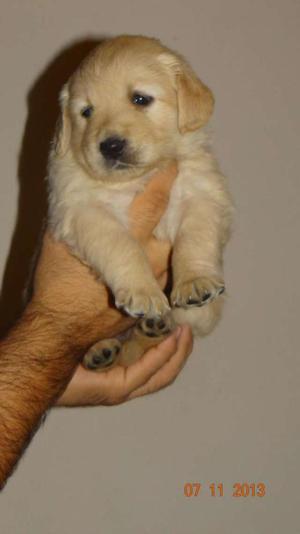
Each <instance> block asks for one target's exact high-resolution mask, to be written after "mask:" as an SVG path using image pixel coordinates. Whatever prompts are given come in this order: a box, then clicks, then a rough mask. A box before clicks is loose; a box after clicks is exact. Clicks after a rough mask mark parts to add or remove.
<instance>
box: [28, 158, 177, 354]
mask: <svg viewBox="0 0 300 534" xmlns="http://www.w3.org/2000/svg"><path fill="white" fill-rule="evenodd" d="M176 174H177V168H176V166H175V165H172V166H171V167H169V168H168V169H166V170H164V171H160V172H158V173H157V174H156V175H155V176H154V177H153V178H152V179H151V181H150V182H149V183H148V185H147V186H146V188H145V190H144V192H143V193H141V194H140V195H138V196H137V197H136V198H135V199H134V201H133V203H132V205H131V208H130V220H131V221H132V225H131V231H132V234H133V235H134V237H135V238H136V239H137V240H139V241H140V243H141V244H142V245H143V247H144V248H145V251H146V253H147V255H148V257H149V261H150V263H151V265H152V268H153V271H154V274H155V276H156V277H157V278H158V279H159V281H160V283H161V285H162V287H163V286H164V284H165V282H166V272H167V268H168V259H169V254H170V244H169V243H167V242H162V241H157V240H156V239H155V238H153V237H152V232H153V229H154V228H155V226H156V225H157V224H158V222H159V220H160V218H161V216H162V215H163V213H164V210H165V208H166V206H167V204H168V200H169V194H170V190H171V187H172V184H173V181H174V179H175V177H176ZM32 305H33V306H34V307H35V308H36V309H37V310H38V311H40V313H44V314H48V315H50V316H51V318H52V319H53V321H54V322H56V324H57V326H58V328H60V329H61V330H63V331H65V330H67V331H68V332H69V334H70V337H73V343H74V344H75V345H77V346H80V347H81V348H82V350H83V351H84V350H85V349H87V348H88V347H90V346H91V345H92V344H93V343H95V342H96V341H98V340H99V339H104V338H107V337H114V336H115V335H116V334H118V333H120V332H121V331H124V330H125V329H127V328H128V327H129V326H131V325H132V324H133V322H134V321H133V320H132V319H131V318H129V317H126V316H124V315H122V314H121V313H120V312H119V311H118V310H117V309H116V308H115V307H113V305H112V304H111V295H110V293H109V291H108V289H107V287H106V286H105V285H104V284H102V283H100V282H99V280H97V279H96V276H95V274H94V273H93V272H92V271H91V269H90V268H89V267H87V266H86V265H84V264H83V263H82V262H80V261H79V260H78V259H77V258H75V257H74V256H73V255H72V254H71V252H70V250H69V249H68V247H67V246H66V245H65V244H64V243H61V242H57V241H55V240H54V238H53V237H52V236H51V235H50V234H49V233H48V232H47V233H46V235H45V236H44V241H43V246H42V250H41V254H40V257H39V261H38V265H37V268H36V272H35V279H34V293H33V299H32Z"/></svg>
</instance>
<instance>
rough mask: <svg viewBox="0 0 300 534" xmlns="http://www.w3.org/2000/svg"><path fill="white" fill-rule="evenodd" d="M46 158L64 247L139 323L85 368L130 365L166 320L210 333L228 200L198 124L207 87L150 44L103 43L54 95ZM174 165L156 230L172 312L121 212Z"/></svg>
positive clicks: (165, 328)
mask: <svg viewBox="0 0 300 534" xmlns="http://www.w3.org/2000/svg"><path fill="white" fill-rule="evenodd" d="M60 101H61V108H62V115H61V121H60V123H59V126H58V130H57V133H56V138H55V140H54V143H53V148H52V151H51V153H50V158H49V174H48V180H49V217H50V227H51V229H52V231H53V233H54V235H55V236H56V238H57V239H60V240H64V241H65V242H66V243H67V244H68V245H69V246H70V247H71V248H72V250H73V251H74V253H75V254H76V255H77V256H78V257H79V258H81V259H82V260H83V261H85V262H87V263H88V264H89V265H90V266H91V267H92V268H93V269H94V270H95V271H96V273H98V275H100V276H101V277H102V279H103V280H104V281H105V283H106V284H107V285H108V286H109V287H110V289H111V291H112V293H113V295H114V297H115V304H116V306H117V307H118V308H120V309H123V310H124V311H125V312H127V313H128V314H129V315H131V316H132V317H136V318H140V319H139V321H138V323H137V326H136V328H135V329H134V330H133V331H131V333H130V335H129V336H128V338H127V339H126V340H125V341H123V342H121V341H120V340H115V339H113V340H104V341H100V342H99V343H97V344H96V345H95V346H93V347H92V348H91V349H90V351H89V352H88V353H87V355H86V356H85V358H84V364H85V365H86V366H87V367H88V368H91V369H106V368H108V367H109V366H111V365H113V364H115V363H116V362H118V363H121V364H123V365H129V364H130V363H131V362H133V361H135V360H136V359H137V358H138V357H139V356H140V355H141V354H142V353H143V352H144V351H145V350H146V348H147V347H149V346H150V345H151V344H154V343H158V342H159V341H160V340H161V338H162V337H163V336H164V335H166V334H167V333H168V332H170V330H171V329H172V328H173V327H174V325H175V324H180V323H183V322H184V323H189V324H190V325H191V326H192V328H193V331H194V333H195V334H198V335H205V334H207V333H209V332H210V331H211V330H212V328H213V327H214V326H215V324H216V323H217V321H218V319H219V317H220V313H221V309H222V305H223V301H224V295H223V293H224V290H225V286H224V280H223V270H222V251H223V247H224V245H225V243H226V241H227V240H228V237H229V230H230V223H231V218H232V202H231V198H230V195H229V193H228V189H227V185H226V181H225V179H224V177H223V176H222V174H221V173H220V171H219V169H218V165H217V163H216V160H215V159H214V157H213V155H212V153H211V150H210V147H209V141H208V138H207V135H206V134H205V131H204V130H203V127H204V126H205V125H206V123H207V122H208V120H209V118H210V116H211V114H212V111H213V105H214V99H213V95H212V93H211V91H210V90H209V89H208V87H206V86H205V85H204V84H203V83H202V82H201V81H200V80H199V79H198V78H197V76H196V74H195V73H194V72H193V70H192V69H191V67H190V66H189V65H188V64H187V62H186V61H185V60H184V59H183V58H182V57H181V56H180V55H178V54H177V53H174V52H173V51H171V50H169V49H167V48H165V47H164V46H163V45H162V44H161V43H160V42H159V41H158V40H156V39H150V38H147V37H139V36H121V37H116V38H113V39H111V40H107V41H105V42H103V43H102V44H101V45H100V46H98V47H97V48H96V49H95V50H94V51H93V52H92V53H91V54H90V55H89V56H88V57H87V58H86V59H85V60H84V61H83V63H82V64H81V65H80V66H79V67H78V70H77V71H76V72H75V73H74V74H73V75H72V77H71V78H70V80H69V81H68V83H67V84H66V85H65V86H64V87H63V89H62V92H61V98H60ZM174 160H176V161H177V165H178V175H177V178H176V180H175V183H174V185H173V187H172V191H171V197H170V202H169V205H168V208H167V210H166V212H165V214H164V216H163V218H162V219H161V221H160V223H159V225H158V226H157V228H156V229H155V236H156V237H157V238H158V239H167V240H170V241H171V243H172V246H173V253H172V279H173V288H172V292H171V296H170V304H169V301H168V299H167V297H166V295H165V294H164V293H163V292H162V291H161V289H160V287H159V285H158V283H157V281H156V280H155V278H154V276H153V274H152V271H151V268H150V266H149V263H148V261H147V258H146V256H145V253H144V251H143V249H142V247H141V246H140V245H139V244H138V242H137V241H136V240H135V239H134V238H133V237H132V236H131V235H130V233H129V230H128V207H129V205H130V203H131V202H132V199H133V197H134V196H135V195H136V194H137V193H138V192H140V191H141V190H142V189H143V187H144V186H145V184H146V183H147V181H148V180H149V179H150V178H151V176H152V174H153V172H154V171H156V170H157V169H159V168H163V167H165V166H168V165H169V164H170V162H172V161H174Z"/></svg>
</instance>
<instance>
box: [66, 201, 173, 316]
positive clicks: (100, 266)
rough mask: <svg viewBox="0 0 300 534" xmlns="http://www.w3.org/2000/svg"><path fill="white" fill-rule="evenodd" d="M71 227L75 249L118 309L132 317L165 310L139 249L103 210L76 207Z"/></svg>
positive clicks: (166, 305)
mask: <svg viewBox="0 0 300 534" xmlns="http://www.w3.org/2000/svg"><path fill="white" fill-rule="evenodd" d="M72 225H73V229H72V230H73V231H72V237H73V238H74V237H75V249H77V251H78V252H79V255H80V257H83V258H85V260H86V261H87V263H88V264H89V265H90V266H91V267H93V268H94V269H95V270H96V272H97V273H99V274H100V275H101V276H102V278H103V279H104V281H105V282H106V284H107V285H108V286H109V287H110V288H111V290H112V292H113V293H114V296H115V301H116V306H117V307H118V308H122V309H124V310H125V311H126V312H127V313H128V314H129V315H131V316H133V317H141V316H144V315H147V316H150V317H157V316H160V315H164V314H165V313H166V312H167V311H168V310H169V304H168V300H167V298H166V296H165V295H164V293H163V292H162V291H161V289H160V287H159V285H158V283H157V281H156V280H155V278H154V276H153V274H152V271H151V267H150V265H149V263H148V260H147V257H146V255H145V253H144V251H143V249H142V248H141V247H140V245H139V244H138V242H137V241H135V240H134V239H133V238H132V237H131V236H130V234H129V232H128V230H127V229H126V228H125V227H124V226H123V225H122V224H121V223H120V222H119V221H118V220H117V219H115V218H114V217H113V215H111V214H110V213H109V212H108V211H106V209H105V207H102V206H101V205H100V206H99V205H96V206H93V207H91V206H89V207H86V208H85V209H84V208H82V207H80V208H78V209H77V210H76V212H75V214H74V216H73V219H72ZM73 245H74V243H73Z"/></svg>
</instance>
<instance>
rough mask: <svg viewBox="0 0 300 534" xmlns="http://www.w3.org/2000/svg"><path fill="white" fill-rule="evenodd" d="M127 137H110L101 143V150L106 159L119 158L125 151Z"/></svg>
mask: <svg viewBox="0 0 300 534" xmlns="http://www.w3.org/2000/svg"><path fill="white" fill-rule="evenodd" d="M125 145H126V139H121V138H120V137H108V138H107V139H105V140H104V141H102V143H100V152H101V154H102V156H104V158H105V159H119V158H120V157H121V156H122V154H123V151H124V148H125Z"/></svg>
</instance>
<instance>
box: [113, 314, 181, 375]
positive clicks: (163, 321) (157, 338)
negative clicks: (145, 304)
mask: <svg viewBox="0 0 300 534" xmlns="http://www.w3.org/2000/svg"><path fill="white" fill-rule="evenodd" d="M175 326H176V325H175V322H174V320H173V317H172V314H171V313H169V314H168V315H166V316H164V317H161V318H148V319H147V318H145V319H142V320H141V321H139V323H138V324H137V326H136V327H135V328H134V330H133V332H132V335H131V337H130V339H128V340H127V341H125V343H124V344H123V346H122V352H121V356H120V359H119V362H118V363H119V364H120V365H122V366H123V367H128V366H129V365H132V364H133V363H134V362H136V361H137V360H138V359H139V358H140V357H141V356H143V354H144V353H145V352H146V351H147V350H148V349H150V348H151V347H155V346H156V345H158V344H159V343H160V342H161V341H163V339H165V338H166V337H167V335H169V334H170V333H171V332H172V331H173V330H174V328H175Z"/></svg>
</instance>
